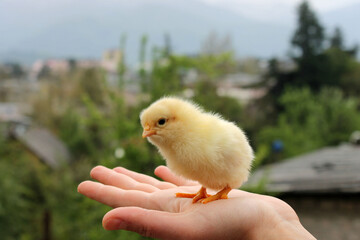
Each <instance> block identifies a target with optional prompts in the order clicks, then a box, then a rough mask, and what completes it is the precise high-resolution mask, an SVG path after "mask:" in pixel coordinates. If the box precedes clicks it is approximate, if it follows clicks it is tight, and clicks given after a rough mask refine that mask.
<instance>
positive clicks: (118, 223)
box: [106, 219, 126, 230]
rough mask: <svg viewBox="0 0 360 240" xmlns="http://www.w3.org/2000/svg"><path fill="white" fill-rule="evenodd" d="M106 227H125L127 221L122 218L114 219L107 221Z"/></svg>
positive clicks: (114, 228) (112, 228)
mask: <svg viewBox="0 0 360 240" xmlns="http://www.w3.org/2000/svg"><path fill="white" fill-rule="evenodd" d="M106 228H107V229H109V230H116V229H125V228H126V223H125V222H124V221H122V220H120V219H112V220H109V221H108V222H107V223H106Z"/></svg>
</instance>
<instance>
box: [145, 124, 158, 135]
mask: <svg viewBox="0 0 360 240" xmlns="http://www.w3.org/2000/svg"><path fill="white" fill-rule="evenodd" d="M155 134H156V131H155V130H153V129H151V127H150V126H149V124H146V125H145V127H144V131H143V134H142V137H143V138H146V137H150V136H152V135H155Z"/></svg>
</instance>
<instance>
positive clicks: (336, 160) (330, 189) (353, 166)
mask: <svg viewBox="0 0 360 240" xmlns="http://www.w3.org/2000/svg"><path fill="white" fill-rule="evenodd" d="M262 179H264V180H265V189H266V191H268V192H281V193H360V146H359V145H351V144H344V145H340V146H338V147H326V148H322V149H320V150H317V151H314V152H311V153H308V154H304V155H301V156H298V157H294V158H291V159H288V160H285V161H283V162H280V163H276V164H271V165H268V166H265V167H263V168H261V169H259V170H257V171H255V172H254V173H253V175H252V176H251V177H250V179H249V181H248V183H247V185H248V186H253V185H256V184H257V183H259V182H260V181H261V180H262Z"/></svg>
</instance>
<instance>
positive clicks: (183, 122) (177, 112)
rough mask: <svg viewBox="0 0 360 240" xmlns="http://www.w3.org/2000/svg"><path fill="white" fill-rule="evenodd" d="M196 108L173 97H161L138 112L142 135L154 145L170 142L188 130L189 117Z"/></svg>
mask: <svg viewBox="0 0 360 240" xmlns="http://www.w3.org/2000/svg"><path fill="white" fill-rule="evenodd" d="M196 114H197V109H196V107H194V106H193V105H192V104H191V103H189V102H187V101H184V100H181V99H178V98H174V97H165V98H162V99H160V100H158V101H156V102H154V103H153V104H151V105H150V106H149V107H148V108H146V109H144V110H143V111H142V112H141V114H140V121H141V125H142V127H143V129H144V131H143V135H142V136H143V137H144V138H147V139H148V140H149V141H150V142H151V143H153V144H155V145H158V146H159V145H163V144H171V142H172V141H177V140H179V139H180V138H181V136H183V135H184V134H185V133H186V131H189V129H190V125H191V118H190V117H189V115H191V116H192V117H195V115H196Z"/></svg>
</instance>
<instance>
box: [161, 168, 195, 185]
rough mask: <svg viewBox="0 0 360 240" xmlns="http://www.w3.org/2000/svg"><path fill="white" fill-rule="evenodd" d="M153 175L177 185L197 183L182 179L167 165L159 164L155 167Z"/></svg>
mask: <svg viewBox="0 0 360 240" xmlns="http://www.w3.org/2000/svg"><path fill="white" fill-rule="evenodd" d="M154 172H155V175H156V176H158V177H160V178H161V179H163V180H165V181H167V182H170V183H173V184H175V185H177V186H195V185H199V184H198V183H197V182H194V181H190V180H186V179H183V178H181V177H179V176H176V175H175V174H173V173H172V172H171V171H170V169H169V168H168V167H165V166H159V167H157V168H156V169H155V171H154Z"/></svg>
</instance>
